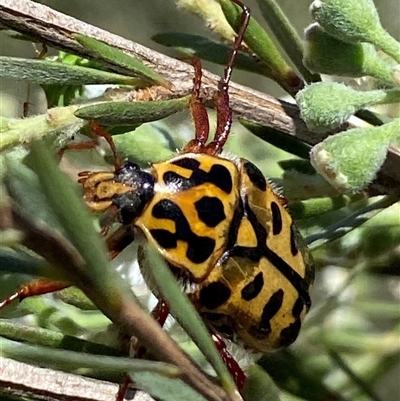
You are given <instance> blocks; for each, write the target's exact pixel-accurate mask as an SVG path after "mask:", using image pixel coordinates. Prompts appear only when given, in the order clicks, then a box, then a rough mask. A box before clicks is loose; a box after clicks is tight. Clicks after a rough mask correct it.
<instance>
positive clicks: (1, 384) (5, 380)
mask: <svg viewBox="0 0 400 401" xmlns="http://www.w3.org/2000/svg"><path fill="white" fill-rule="evenodd" d="M117 392H118V385H117V384H115V383H110V382H105V381H102V380H96V379H90V378H87V377H83V376H78V375H74V374H72V373H64V372H60V371H56V370H52V369H44V368H39V367H37V366H33V365H28V364H26V363H22V362H17V361H14V360H12V359H8V358H2V357H0V398H2V397H1V396H3V397H5V396H8V397H15V398H17V397H20V398H21V399H22V398H23V397H28V398H29V399H30V400H34V401H36V400H37V401H110V400H114V399H115V397H116V394H117ZM131 396H132V394H131V393H129V397H131ZM129 400H130V401H154V399H153V398H151V397H150V396H149V395H148V394H146V393H144V392H143V391H136V392H135V394H134V396H133V398H129Z"/></svg>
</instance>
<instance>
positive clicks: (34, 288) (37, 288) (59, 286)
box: [0, 279, 71, 310]
mask: <svg viewBox="0 0 400 401" xmlns="http://www.w3.org/2000/svg"><path fill="white" fill-rule="evenodd" d="M70 285H71V284H70V283H67V282H65V281H52V280H47V279H38V280H34V281H31V282H30V283H28V284H25V285H22V286H21V287H19V288H18V290H17V291H16V292H15V293H14V294H12V295H10V296H9V297H7V298H6V299H4V300H3V301H2V302H0V310H1V309H3V308H5V307H6V306H8V305H10V304H11V303H12V302H14V301H15V300H18V301H22V300H23V299H25V298H28V297H33V296H36V295H43V294H48V293H50V292H55V291H60V290H63V289H64V288H67V287H69V286H70Z"/></svg>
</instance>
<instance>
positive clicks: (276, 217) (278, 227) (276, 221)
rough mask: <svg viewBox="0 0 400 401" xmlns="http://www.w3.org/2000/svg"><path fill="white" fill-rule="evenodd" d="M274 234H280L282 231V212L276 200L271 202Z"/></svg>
mask: <svg viewBox="0 0 400 401" xmlns="http://www.w3.org/2000/svg"><path fill="white" fill-rule="evenodd" d="M271 211H272V234H273V235H278V234H280V232H281V231H282V214H281V210H280V209H279V206H278V204H277V203H276V202H271Z"/></svg>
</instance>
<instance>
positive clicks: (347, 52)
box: [304, 24, 399, 86]
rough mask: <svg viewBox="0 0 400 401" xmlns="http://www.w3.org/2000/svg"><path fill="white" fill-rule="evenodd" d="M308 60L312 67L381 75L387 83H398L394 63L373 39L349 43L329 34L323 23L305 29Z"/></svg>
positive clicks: (329, 71)
mask: <svg viewBox="0 0 400 401" xmlns="http://www.w3.org/2000/svg"><path fill="white" fill-rule="evenodd" d="M305 44H306V45H305V51H304V64H305V66H306V67H307V68H308V69H310V70H311V71H318V72H320V73H322V74H328V75H342V76H346V77H363V76H366V75H369V76H372V77H374V78H376V79H378V80H379V81H380V82H382V83H383V84H385V85H388V86H397V85H398V84H399V83H398V82H397V81H396V79H395V76H394V69H393V67H394V66H393V65H390V64H389V63H387V62H386V61H384V60H383V59H382V58H381V57H380V56H379V55H378V54H377V52H376V50H375V48H374V46H372V45H371V44H369V43H349V42H344V41H342V40H340V39H337V38H335V37H333V36H331V35H329V34H327V33H326V32H325V31H324V30H323V29H322V28H321V26H320V25H318V24H312V25H310V26H309V27H308V28H307V29H306V31H305Z"/></svg>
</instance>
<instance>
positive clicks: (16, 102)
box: [0, 0, 400, 401]
mask: <svg viewBox="0 0 400 401" xmlns="http://www.w3.org/2000/svg"><path fill="white" fill-rule="evenodd" d="M42 3H43V4H46V5H48V6H50V7H53V8H55V9H56V10H59V11H61V12H64V13H67V14H69V15H72V16H74V17H76V18H78V19H81V20H83V21H86V22H89V23H90V24H93V25H97V26H99V27H102V28H103V29H105V30H108V31H110V32H113V33H116V34H118V35H121V36H123V37H126V38H128V39H132V40H133V41H135V42H138V43H141V44H143V45H145V46H148V47H150V48H153V49H156V50H158V51H161V52H163V53H166V54H171V55H174V54H175V55H176V53H174V52H173V51H172V50H170V49H166V48H164V47H162V46H160V45H157V44H155V43H154V42H152V41H151V37H152V36H153V35H155V34H159V33H163V32H186V33H189V34H198V35H202V36H206V37H212V38H213V39H215V40H218V38H217V37H216V36H213V34H211V33H210V32H209V30H208V29H207V28H206V27H205V26H204V25H203V23H202V21H200V20H199V19H198V18H196V17H194V16H192V15H188V14H186V13H184V12H183V11H179V10H178V11H177V9H176V6H175V3H174V2H173V1H172V0H146V1H141V0H131V1H129V0H113V1H112V2H103V3H100V2H93V1H90V0H79V1H77V0H69V1H68V2H65V1H62V0H53V1H50V0H48V1H42ZM246 4H247V5H248V6H249V7H250V8H251V9H252V11H253V14H252V15H253V16H254V17H255V18H256V19H257V20H258V21H262V17H261V16H260V15H259V13H258V8H257V6H256V4H255V2H254V1H251V0H247V1H246ZM279 4H280V6H281V7H282V9H283V10H284V11H285V13H286V14H287V16H288V18H289V19H290V21H291V22H292V23H293V25H294V26H295V28H296V29H297V30H298V31H300V32H301V31H302V30H303V29H304V28H305V27H306V26H307V25H308V24H309V23H310V21H311V17H310V16H309V13H308V7H309V5H310V2H305V1H301V2H295V3H294V2H293V1H290V0H286V1H280V2H279ZM294 4H295V6H294ZM375 4H376V6H377V8H378V11H379V14H380V17H381V22H382V25H383V26H384V27H385V28H386V29H387V30H388V32H389V33H390V34H391V35H392V36H394V37H395V38H397V39H399V38H400V26H399V18H398V17H399V15H400V3H399V1H398V0H376V1H375ZM110 16H112V18H110ZM0 46H1V48H0V51H1V55H9V56H20V57H31V56H32V57H33V56H34V50H33V48H32V45H31V44H30V43H29V42H26V43H24V42H20V41H15V40H12V39H10V38H9V37H8V36H6V35H5V34H4V33H2V32H0ZM205 68H207V69H210V70H211V71H214V72H216V73H218V74H220V73H221V67H220V66H215V65H212V64H211V63H205ZM233 80H234V81H236V82H240V83H243V84H246V85H248V86H250V87H256V88H257V89H259V90H261V91H264V92H266V93H269V94H272V95H275V96H281V95H282V94H283V92H282V90H281V89H280V88H279V87H278V86H277V85H276V84H274V83H271V81H269V80H267V79H263V78H260V77H259V76H255V75H252V74H248V73H244V72H238V71H235V72H234V75H233ZM31 90H32V97H31V100H30V102H31V107H30V114H36V113H38V112H44V111H45V100H44V96H43V93H42V92H41V91H40V90H39V89H38V88H37V87H36V88H35V86H34V85H32V86H31ZM0 93H1V102H0V115H2V116H6V117H11V116H12V117H16V116H17V117H19V116H21V114H22V103H23V102H24V101H25V100H26V94H27V84H26V83H25V82H17V83H16V82H15V81H8V80H4V79H3V80H1V81H0ZM187 116H188V115H187V114H185V115H183V114H182V113H181V114H179V115H178V116H174V117H173V118H171V119H169V120H168V121H167V122H166V123H158V124H157V125H156V126H155V128H144V127H142V128H143V129H148V130H152V131H153V133H154V132H157V133H156V134H155V135H158V134H159V133H161V134H160V135H161V136H160V138H161V140H162V141H166V142H168V141H169V145H168V146H165V148H167V147H169V148H170V150H173V149H174V147H179V146H181V145H182V144H183V143H185V142H186V141H187V140H188V139H190V138H191V135H192V132H193V131H192V127H191V124H190V122H189V121H188V120H187ZM166 132H167V133H168V135H164V133H166ZM234 132H235V134H234V135H232V138H231V140H230V141H229V145H228V147H229V150H230V151H232V152H233V153H235V154H238V155H240V156H241V157H245V158H248V159H250V160H252V161H253V162H255V163H256V164H257V165H258V166H259V167H260V168H261V169H262V171H263V172H264V173H265V174H266V175H267V176H270V177H272V178H273V179H275V181H276V182H277V183H278V184H280V183H282V169H281V167H280V165H279V164H278V163H279V162H280V161H282V160H286V159H288V158H291V157H292V156H291V155H288V154H287V153H285V152H283V151H281V150H278V149H276V148H274V147H273V146H271V145H268V144H266V143H265V142H263V141H261V140H260V139H258V138H256V137H255V136H253V135H251V134H249V133H248V132H247V131H246V130H244V129H243V127H241V126H239V124H237V125H235V130H234ZM167 136H168V138H167V139H168V141H167V140H166V139H165V138H166V137H167ZM171 139H172V142H171ZM121 141H122V139H121ZM116 142H117V146H118V139H116ZM138 146H139V145H138ZM142 146H143V148H146V146H148V144H147V143H146V142H144V144H143V145H142ZM121 147H123V144H122V143H121ZM82 159H85V160H84V161H83V160H82ZM86 159H87V157H86V156H82V155H76V156H75V155H74V156H72V158H71V160H70V161H69V165H67V166H66V169H69V167H70V166H71V165H73V167H74V168H75V169H78V170H79V169H80V167H77V166H79V165H80V163H84V164H90V161H89V163H88V161H87V160H86ZM140 161H141V160H140ZM141 162H143V161H141ZM71 174H73V173H71ZM286 179H287V180H288V179H290V177H289V178H288V177H287V178H286ZM294 181H296V178H294ZM289 190H290V191H291V193H295V192H296V188H294V189H293V182H292V185H291V186H290V188H289ZM287 195H288V196H289V197H291V196H290V193H287ZM292 198H294V196H293V197H292ZM342 201H343V199H342ZM367 206H368V201H367V200H365V199H359V200H357V199H352V200H351V202H350V203H349V204H348V205H347V206H344V207H341V208H339V209H338V210H331V211H330V212H329V213H324V214H323V215H321V216H315V217H312V218H307V219H303V220H301V221H299V226H300V228H301V229H302V230H303V233H304V235H305V236H306V237H308V236H311V235H315V234H318V233H321V232H323V230H324V229H326V228H327V227H331V225H332V224H333V223H334V222H340V221H342V220H343V219H350V220H349V221H348V224H349V225H350V226H351V225H352V224H355V222H356V217H355V216H354V213H357V212H360V211H363V210H364V208H365V207H367ZM360 213H361V212H360ZM352 216H353V217H352ZM361 217H362V216H361ZM312 247H313V255H314V258H315V261H316V266H317V277H316V283H315V287H314V289H313V293H312V299H313V308H312V310H311V311H310V313H309V316H308V318H307V320H306V322H305V325H304V329H303V330H302V332H301V335H300V337H299V339H298V340H297V342H296V343H295V344H294V345H293V346H292V347H291V348H290V350H284V351H279V352H277V353H273V354H270V355H265V356H263V357H262V358H261V361H260V364H261V365H262V366H263V367H264V368H265V369H267V371H268V372H269V374H270V375H271V376H272V377H273V378H274V379H275V380H276V382H277V383H278V385H279V387H280V388H282V389H283V391H282V394H281V400H282V401H296V400H297V401H299V400H310V401H314V400H315V401H321V400H322V401H324V400H347V401H352V400H354V401H368V400H374V401H397V400H398V399H399V397H400V383H399V376H400V358H399V356H400V337H399V327H400V281H399V273H400V205H399V203H397V204H394V205H392V206H390V207H385V210H384V211H382V212H381V213H379V214H377V215H376V216H374V217H373V218H370V219H369V220H368V221H367V222H366V223H364V224H363V225H362V226H361V227H359V228H357V229H354V230H352V231H351V232H350V233H348V234H347V235H345V236H342V237H340V238H337V239H335V240H333V241H330V242H329V243H325V244H321V245H320V244H319V243H317V242H315V243H313V244H312ZM133 258H134V249H130V250H128V251H127V252H124V254H123V255H121V258H118V260H117V261H116V263H115V264H116V265H117V267H118V269H119V270H120V271H121V272H122V273H123V275H124V277H126V278H129V279H130V280H131V281H132V283H133V284H132V285H133V286H134V287H135V292H136V293H137V294H138V295H139V296H141V297H142V299H143V300H144V302H148V303H149V305H153V304H154V299H153V300H152V299H151V298H150V294H149V293H148V291H146V289H145V288H144V286H143V282H142V280H141V279H140V278H139V279H138V270H137V267H136V268H135V269H132V266H131V264H132V263H131V262H132V259H133ZM24 280H26V277H20V276H18V277H15V276H6V277H4V278H2V284H1V288H0V298H2V297H4V296H5V295H6V294H8V293H10V291H12V289H15V287H16V286H17V285H18V284H20V283H22V282H23V281H24ZM21 307H22V308H20V309H17V308H15V307H12V308H10V309H7V310H5V311H4V312H2V317H13V316H21V315H23V316H24V320H23V322H24V323H27V322H29V323H34V324H36V325H38V326H40V327H43V328H46V329H49V330H52V331H54V332H58V331H60V332H62V333H64V334H68V335H71V336H77V337H79V338H82V339H86V340H90V341H93V342H100V343H103V344H107V345H110V344H112V343H113V342H114V341H115V337H116V336H115V333H113V329H112V328H110V327H109V326H108V321H107V320H106V319H105V318H104V316H103V315H101V314H100V313H98V312H96V311H92V310H89V311H81V310H78V309H76V308H75V307H73V306H71V305H67V304H65V303H62V302H58V301H57V302H55V301H54V300H53V298H51V297H50V298H35V299H27V300H25V301H24V302H23V303H22V304H21ZM32 311H35V314H34V315H32V314H31V313H30V312H32ZM172 333H173V334H174V335H175V336H176V337H178V338H182V340H181V341H182V346H184V347H185V348H186V349H187V350H189V351H190V350H192V352H193V353H196V351H195V350H194V349H193V346H192V343H190V342H188V341H187V339H186V337H184V336H182V333H181V331H180V330H179V329H178V328H173V329H172ZM235 352H236V351H235ZM237 352H239V351H237ZM197 357H199V356H197ZM241 357H243V355H241ZM243 358H246V357H245V356H244V357H243Z"/></svg>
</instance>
